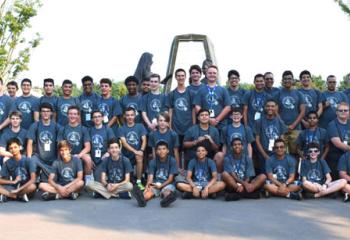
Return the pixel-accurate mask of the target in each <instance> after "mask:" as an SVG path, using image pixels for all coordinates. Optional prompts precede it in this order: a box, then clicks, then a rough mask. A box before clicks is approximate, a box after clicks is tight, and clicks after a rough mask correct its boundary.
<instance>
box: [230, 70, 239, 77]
mask: <svg viewBox="0 0 350 240" xmlns="http://www.w3.org/2000/svg"><path fill="white" fill-rule="evenodd" d="M232 75H235V76H237V77H238V78H239V72H238V71H237V70H230V71H228V73H227V77H228V78H230V77H231V76H232Z"/></svg>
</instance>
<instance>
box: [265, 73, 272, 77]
mask: <svg viewBox="0 0 350 240" xmlns="http://www.w3.org/2000/svg"><path fill="white" fill-rule="evenodd" d="M269 74H272V75H273V73H272V72H266V73H264V78H266V76H267V75H269Z"/></svg>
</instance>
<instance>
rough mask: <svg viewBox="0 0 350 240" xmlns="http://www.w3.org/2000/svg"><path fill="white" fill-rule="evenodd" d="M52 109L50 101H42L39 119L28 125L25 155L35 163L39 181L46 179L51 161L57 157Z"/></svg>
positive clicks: (55, 128) (56, 130)
mask: <svg viewBox="0 0 350 240" xmlns="http://www.w3.org/2000/svg"><path fill="white" fill-rule="evenodd" d="M52 109H53V108H52V105H51V104H50V103H48V102H44V103H42V104H41V105H40V107H39V110H40V120H39V121H38V122H35V123H33V124H32V125H31V126H30V128H29V131H28V134H27V138H28V139H27V157H28V158H31V161H32V162H34V163H35V164H36V166H37V171H38V172H39V171H41V174H40V180H41V182H47V181H48V177H49V175H50V172H51V171H52V163H53V162H54V161H55V160H56V159H57V148H56V146H57V135H58V131H59V126H58V125H57V124H56V123H55V122H54V121H52V120H51V116H52V113H53V111H52ZM34 144H35V149H34Z"/></svg>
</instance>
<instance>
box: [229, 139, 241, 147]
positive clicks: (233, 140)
mask: <svg viewBox="0 0 350 240" xmlns="http://www.w3.org/2000/svg"><path fill="white" fill-rule="evenodd" d="M235 141H240V142H241V143H243V142H242V139H241V138H239V137H235V138H233V139H232V140H231V146H232V145H233V143H234V142H235Z"/></svg>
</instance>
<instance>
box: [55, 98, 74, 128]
mask: <svg viewBox="0 0 350 240" xmlns="http://www.w3.org/2000/svg"><path fill="white" fill-rule="evenodd" d="M73 105H75V106H78V107H80V102H79V99H78V98H75V97H70V98H68V99H66V98H64V97H59V98H58V100H57V106H56V107H57V108H56V113H57V123H58V124H59V125H61V126H66V125H67V124H68V115H67V114H68V108H69V107H70V106H73Z"/></svg>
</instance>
